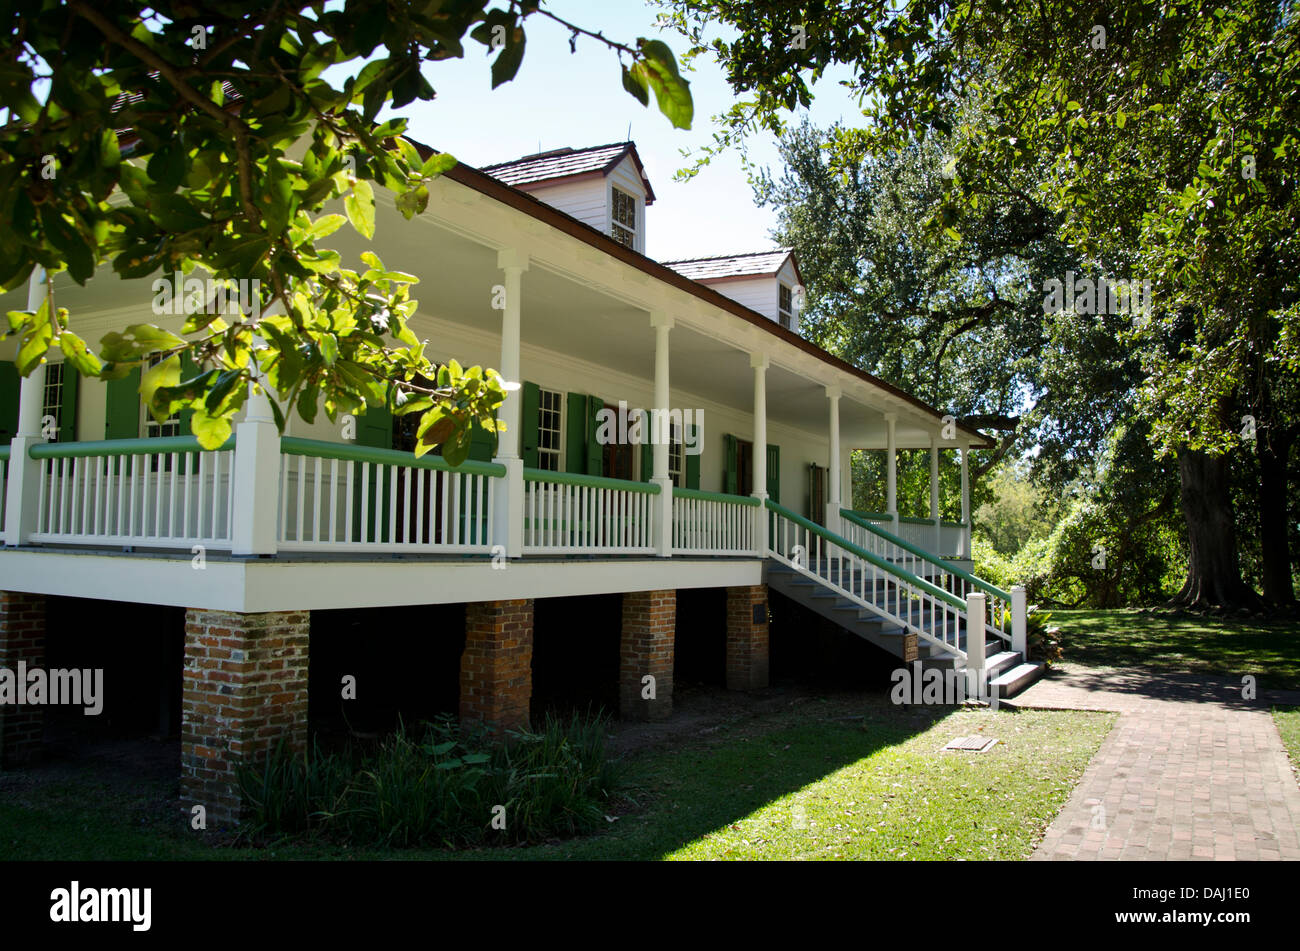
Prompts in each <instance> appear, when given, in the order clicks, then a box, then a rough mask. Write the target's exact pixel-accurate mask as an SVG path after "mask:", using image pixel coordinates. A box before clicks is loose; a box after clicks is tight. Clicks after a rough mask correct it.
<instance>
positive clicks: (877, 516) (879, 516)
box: [856, 512, 894, 522]
mask: <svg viewBox="0 0 1300 951" xmlns="http://www.w3.org/2000/svg"><path fill="white" fill-rule="evenodd" d="M856 514H858V515H861V516H862V517H863V518H870V519H874V520H876V521H880V522H892V521H893V520H894V516H892V515H890V514H889V513H888V512H858V513H856Z"/></svg>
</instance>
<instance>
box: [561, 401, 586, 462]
mask: <svg viewBox="0 0 1300 951" xmlns="http://www.w3.org/2000/svg"><path fill="white" fill-rule="evenodd" d="M568 400H569V407H568V416H569V420H568V423H569V428H568V432H566V433H565V437H564V471H565V472H577V473H583V472H586V471H587V397H586V396H584V395H583V394H581V393H570V394H569V396H568Z"/></svg>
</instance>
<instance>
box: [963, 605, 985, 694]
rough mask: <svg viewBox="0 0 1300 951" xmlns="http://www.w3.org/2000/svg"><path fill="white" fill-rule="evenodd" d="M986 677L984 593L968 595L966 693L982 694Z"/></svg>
mask: <svg viewBox="0 0 1300 951" xmlns="http://www.w3.org/2000/svg"><path fill="white" fill-rule="evenodd" d="M983 679H984V595H983V594H981V593H980V592H978V591H972V592H971V593H970V594H968V595H966V691H967V692H966V695H967V696H968V697H978V696H981V693H980V690H981V688H982V686H983V683H982V681H983Z"/></svg>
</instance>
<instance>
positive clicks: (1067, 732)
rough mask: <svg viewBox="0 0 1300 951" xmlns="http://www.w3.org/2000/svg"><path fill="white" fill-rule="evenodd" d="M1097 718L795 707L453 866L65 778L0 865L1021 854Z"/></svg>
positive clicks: (650, 765) (137, 787) (1098, 726)
mask: <svg viewBox="0 0 1300 951" xmlns="http://www.w3.org/2000/svg"><path fill="white" fill-rule="evenodd" d="M864 713H865V715H864ZM1113 719H1114V718H1113V716H1111V715H1109V714H1097V713H1077V712H1064V711H1052V712H1039V711H1024V712H1011V711H1005V710H1004V711H997V712H992V711H987V710H982V711H973V710H972V711H964V710H961V711H952V710H935V709H932V708H926V709H922V708H914V709H911V710H904V709H900V708H896V707H892V706H890V705H888V704H887V703H884V702H883V701H881V700H871V699H869V700H867V701H863V700H861V699H858V700H853V701H848V700H820V701H810V702H808V703H804V704H801V705H798V706H797V707H794V708H792V709H790V710H788V711H785V712H782V713H779V714H766V715H761V716H755V717H752V718H750V719H747V720H742V721H738V722H733V723H730V724H725V725H723V726H721V727H719V728H718V729H717V730H716V731H715V732H713V733H712V734H710V735H709V736H708V737H707V738H698V737H697V738H695V739H693V740H691V741H688V742H685V743H679V744H678V745H676V746H674V747H671V748H666V749H658V750H646V751H643V752H641V753H638V754H636V755H635V756H632V757H630V758H629V759H628V760H627V761H626V762H625V770H626V772H625V775H626V782H627V786H626V787H625V791H626V798H625V799H624V801H623V802H622V804H621V806H620V807H618V808H615V809H614V810H612V814H611V815H610V816H609V817H607V820H609V821H607V823H606V825H607V828H606V829H605V830H604V831H603V832H601V833H599V834H596V835H592V836H587V837H584V838H577V839H570V840H565V841H555V842H550V843H546V844H542V845H536V846H528V847H509V848H484V849H475V850H464V851H459V852H448V851H440V850H429V849H410V850H405V849H402V850H397V849H391V850H377V849H349V848H344V847H341V846H337V845H330V844H328V843H325V842H321V841H312V840H308V841H303V842H298V843H286V844H276V845H273V846H270V847H268V848H265V849H248V848H238V847H233V846H231V845H228V844H219V845H212V844H209V843H208V842H207V841H205V840H204V839H203V838H202V837H201V836H200V834H198V833H193V832H189V831H188V830H186V829H185V828H184V827H183V824H182V823H181V822H180V821H178V820H177V819H176V817H175V814H174V813H169V812H168V811H167V809H166V808H165V804H166V803H168V802H175V798H174V797H175V783H174V780H173V781H171V782H170V783H168V782H165V781H156V782H154V783H153V784H152V785H146V784H142V783H140V782H138V781H137V782H135V783H134V784H132V785H131V787H130V790H129V791H125V792H124V791H122V790H119V789H113V788H110V787H107V786H104V785H103V784H98V785H97V783H96V781H95V780H94V779H93V778H92V776H91V775H90V774H85V775H76V776H69V777H66V778H64V779H61V780H60V781H59V782H58V783H56V784H53V785H49V784H41V785H39V786H38V785H29V786H27V787H26V791H24V788H23V787H18V788H14V789H10V788H4V787H3V786H0V829H3V830H4V831H3V832H0V859H9V860H12V859H33V858H38V859H77V860H85V859H107V858H113V859H125V860H134V859H154V860H157V859H182V860H184V859H198V860H213V859H215V860H227V861H228V860H247V859H279V860H285V859H325V860H349V859H372V858H373V859H425V860H445V859H493V860H529V859H534V860H540V859H561V860H562V859H590V860H602V859H604V860H609V859H615V860H621V859H632V860H635V859H642V860H644V859H660V858H667V859H792V858H795V859H803V858H844V859H889V858H901V859H953V858H967V859H980V858H1022V857H1024V856H1025V855H1027V854H1028V853H1029V852H1030V851H1031V850H1032V848H1033V846H1034V844H1035V843H1036V841H1037V840H1038V838H1039V836H1040V835H1041V834H1042V831H1043V830H1044V829H1045V828H1046V826H1047V824H1048V823H1049V822H1050V821H1051V819H1052V817H1053V816H1054V815H1055V814H1056V813H1057V812H1058V811H1059V810H1060V807H1061V806H1062V804H1063V803H1064V802H1065V800H1066V798H1067V797H1068V796H1069V793H1070V790H1071V789H1072V788H1073V786H1074V784H1075V783H1076V782H1077V780H1078V778H1079V776H1080V775H1081V774H1082V772H1083V770H1084V768H1085V766H1086V765H1087V763H1088V760H1089V759H1090V758H1091V757H1092V755H1093V753H1095V751H1096V750H1097V747H1098V746H1100V744H1101V742H1102V740H1103V739H1104V737H1105V736H1106V734H1107V732H1108V731H1109V729H1110V725H1111V723H1112V722H1113ZM981 732H982V733H984V734H985V735H987V736H991V737H997V738H998V739H999V740H1000V741H1001V742H999V743H998V744H997V746H995V747H994V749H993V751H992V752H990V753H985V754H972V753H954V752H940V747H942V746H943V745H944V744H945V743H946V742H947V741H949V740H950V739H952V738H954V737H956V736H964V735H969V734H972V733H981ZM169 797H170V798H169ZM159 804H163V806H162V807H160V805H159Z"/></svg>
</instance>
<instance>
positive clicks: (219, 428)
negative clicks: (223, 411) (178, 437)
mask: <svg viewBox="0 0 1300 951" xmlns="http://www.w3.org/2000/svg"><path fill="white" fill-rule="evenodd" d="M190 430H191V431H192V432H193V433H194V436H195V438H197V439H198V441H199V445H200V446H202V447H203V448H204V449H220V448H221V446H222V445H223V444H224V443H225V441H226V440H227V439H229V438H230V431H231V430H230V420H229V419H226V418H225V417H222V416H209V415H208V413H207V411H206V410H203V409H196V410H195V411H194V414H193V415H192V416H191V417H190Z"/></svg>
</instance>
